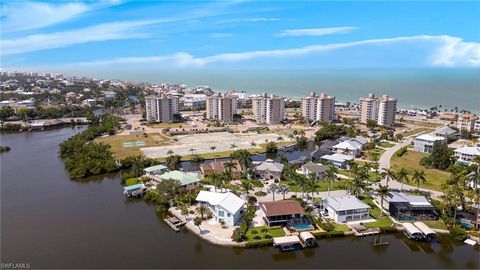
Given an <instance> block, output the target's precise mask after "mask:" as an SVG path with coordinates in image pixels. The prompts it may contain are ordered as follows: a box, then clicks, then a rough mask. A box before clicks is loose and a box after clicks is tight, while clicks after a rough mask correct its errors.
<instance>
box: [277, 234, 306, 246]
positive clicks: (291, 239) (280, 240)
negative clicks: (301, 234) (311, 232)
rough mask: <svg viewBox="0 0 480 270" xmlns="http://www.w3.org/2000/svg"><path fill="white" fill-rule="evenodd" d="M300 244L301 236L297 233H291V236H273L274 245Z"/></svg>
mask: <svg viewBox="0 0 480 270" xmlns="http://www.w3.org/2000/svg"><path fill="white" fill-rule="evenodd" d="M297 243H298V244H299V243H301V242H300V238H298V236H296V235H290V236H282V237H275V238H273V245H274V246H277V245H293V244H297Z"/></svg>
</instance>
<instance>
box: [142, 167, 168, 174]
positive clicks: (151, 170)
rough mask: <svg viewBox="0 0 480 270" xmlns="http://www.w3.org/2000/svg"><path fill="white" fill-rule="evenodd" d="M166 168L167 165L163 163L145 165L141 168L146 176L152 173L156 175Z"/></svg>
mask: <svg viewBox="0 0 480 270" xmlns="http://www.w3.org/2000/svg"><path fill="white" fill-rule="evenodd" d="M166 170H167V166H165V165H162V164H160V165H155V166H151V167H147V168H145V169H143V171H144V172H145V175H146V176H152V175H156V174H162V173H164V172H165V171H166Z"/></svg>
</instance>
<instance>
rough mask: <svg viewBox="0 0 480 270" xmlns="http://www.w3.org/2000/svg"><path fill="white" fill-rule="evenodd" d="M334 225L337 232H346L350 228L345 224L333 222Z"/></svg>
mask: <svg viewBox="0 0 480 270" xmlns="http://www.w3.org/2000/svg"><path fill="white" fill-rule="evenodd" d="M334 226H335V231H337V232H347V231H349V230H350V228H349V227H348V226H347V225H346V224H337V223H335V224H334Z"/></svg>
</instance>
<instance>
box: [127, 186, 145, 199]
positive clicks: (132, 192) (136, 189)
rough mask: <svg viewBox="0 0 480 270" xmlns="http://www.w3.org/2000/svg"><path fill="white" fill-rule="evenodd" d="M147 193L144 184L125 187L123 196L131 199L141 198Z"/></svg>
mask: <svg viewBox="0 0 480 270" xmlns="http://www.w3.org/2000/svg"><path fill="white" fill-rule="evenodd" d="M144 192H145V185H143V184H136V185H130V186H125V187H123V194H125V195H127V196H129V197H131V196H139V195H142V194H143V193H144Z"/></svg>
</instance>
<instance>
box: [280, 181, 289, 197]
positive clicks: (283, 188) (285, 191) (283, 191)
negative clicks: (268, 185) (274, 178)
mask: <svg viewBox="0 0 480 270" xmlns="http://www.w3.org/2000/svg"><path fill="white" fill-rule="evenodd" d="M278 192H279V193H280V194H282V195H283V199H284V200H285V195H287V194H288V193H289V192H290V187H288V185H285V184H281V185H279V186H278Z"/></svg>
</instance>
